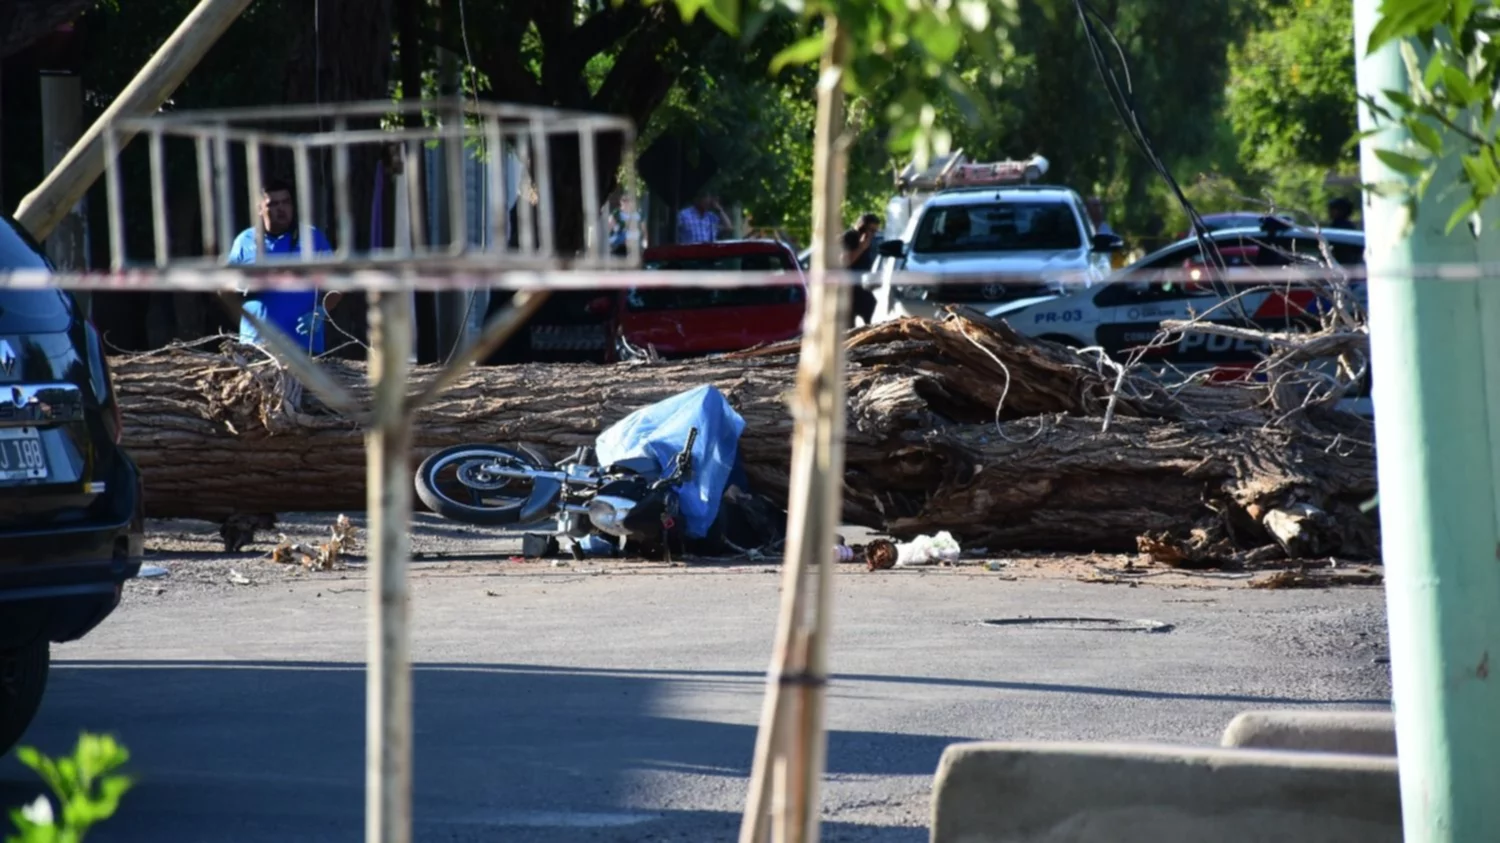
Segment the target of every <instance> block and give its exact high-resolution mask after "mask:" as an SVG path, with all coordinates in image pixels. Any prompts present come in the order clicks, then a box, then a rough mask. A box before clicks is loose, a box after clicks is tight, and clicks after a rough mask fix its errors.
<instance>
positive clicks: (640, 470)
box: [612, 457, 661, 477]
mask: <svg viewBox="0 0 1500 843" xmlns="http://www.w3.org/2000/svg"><path fill="white" fill-rule="evenodd" d="M612 467H613V468H618V469H624V470H625V471H629V472H632V473H635V474H639V475H642V476H644V477H657V476H660V475H661V465H660V464H658V463H657V462H656V460H655V459H653V458H651V457H626V458H625V459H623V460H620V461H618V462H616V463H614V464H613V466H612Z"/></svg>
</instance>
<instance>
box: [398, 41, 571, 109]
mask: <svg viewBox="0 0 1500 843" xmlns="http://www.w3.org/2000/svg"><path fill="white" fill-rule="evenodd" d="M418 31H419V32H420V34H421V37H422V41H424V42H425V43H427V44H431V45H432V46H434V47H438V48H441V49H443V50H447V51H448V52H450V53H453V54H454V55H457V56H462V55H463V54H464V48H463V44H462V43H461V42H460V41H459V40H458V39H457V38H455V37H454V36H452V35H449V34H447V33H442V32H438V31H436V30H434V29H432V28H431V27H421V28H420V29H419V30H418ZM474 64H475V66H476V67H477V68H478V69H479V71H480V72H481V73H483V74H484V75H486V76H488V77H490V83H491V84H492V85H493V86H494V90H493V91H492V92H491V93H490V97H491V98H493V99H499V100H507V101H513V102H520V103H530V104H532V105H545V104H547V102H548V99H547V95H546V92H545V90H544V89H543V88H542V85H541V82H539V81H538V80H537V78H536V76H534V75H532V73H531V71H529V70H527V69H526V67H525V65H523V64H521V53H520V50H518V49H508V48H507V45H504V44H502V45H497V47H496V48H495V49H493V50H488V51H483V52H481V51H475V53H474Z"/></svg>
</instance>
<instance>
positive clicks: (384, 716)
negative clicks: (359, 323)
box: [365, 291, 412, 843]
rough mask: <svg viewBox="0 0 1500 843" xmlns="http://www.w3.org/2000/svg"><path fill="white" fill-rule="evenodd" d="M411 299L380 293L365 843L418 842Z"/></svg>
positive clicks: (372, 439) (375, 337)
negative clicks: (410, 584)
mask: <svg viewBox="0 0 1500 843" xmlns="http://www.w3.org/2000/svg"><path fill="white" fill-rule="evenodd" d="M411 325H412V312H411V299H410V297H409V296H408V295H407V294H406V293H405V292H404V291H402V292H393V293H371V294H370V376H371V380H372V382H373V383H374V402H373V403H374V406H373V408H372V409H373V411H374V412H373V416H374V418H373V422H374V423H373V425H372V426H371V427H370V429H369V432H368V433H367V434H366V481H365V482H366V484H367V490H366V495H367V499H366V506H367V507H368V508H369V510H368V511H369V513H370V537H371V547H370V563H369V565H370V573H369V577H370V580H371V588H370V636H369V656H368V658H369V670H368V673H367V677H368V679H367V690H366V698H365V709H366V711H365V727H366V740H367V746H366V759H365V790H366V795H365V840H366V841H367V843H410V841H411V755H412V734H411V731H412V714H411V710H412V706H411V631H410V629H409V626H408V619H409V617H410V604H409V595H408V588H407V582H406V572H407V566H408V564H409V563H410V560H411V546H410V543H409V539H408V535H409V529H410V526H411V524H410V522H411V488H412V486H411V460H410V455H411V419H410V416H409V415H408V414H407V412H406V387H407V376H408V374H409V372H410V362H409V357H410V350H411Z"/></svg>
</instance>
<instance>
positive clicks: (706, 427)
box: [594, 386, 745, 539]
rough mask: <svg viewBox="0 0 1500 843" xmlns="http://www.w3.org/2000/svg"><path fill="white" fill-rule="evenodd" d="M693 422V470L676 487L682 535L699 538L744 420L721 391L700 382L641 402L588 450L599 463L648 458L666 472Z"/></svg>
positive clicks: (729, 470)
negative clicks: (695, 431)
mask: <svg viewBox="0 0 1500 843" xmlns="http://www.w3.org/2000/svg"><path fill="white" fill-rule="evenodd" d="M694 427H696V428H698V441H697V443H695V444H694V445H693V473H692V474H691V475H689V477H688V478H687V481H686V482H684V483H683V484H682V487H681V497H682V520H683V529H684V531H685V532H686V533H687V536H688V538H694V539H701V538H703V537H704V536H706V535H707V534H708V529H709V527H711V526H713V523H714V519H715V518H717V517H718V515H719V502H720V500H722V499H723V496H724V489H725V487H726V486H727V485H728V484H729V481H730V479H731V477H732V476H734V474H735V471H736V469H737V468H738V466H739V448H740V434H741V433H743V432H744V430H745V420H744V419H743V418H741V417H740V414H739V413H737V412H735V410H734V408H733V407H731V406H729V401H728V399H726V398H725V397H724V395H723V393H721V392H719V390H717V389H715V388H714V387H712V386H700V387H696V388H694V389H690V390H688V391H687V392H680V393H678V394H676V395H674V396H672V397H671V398H666V399H663V400H661V401H658V402H657V403H655V404H652V405H650V406H647V407H642V408H641V409H639V410H636V411H635V412H633V413H631V414H630V415H628V416H626V417H625V418H623V419H620V420H619V421H618V422H615V424H614V425H612V426H611V427H610V428H609V429H608V430H606V431H604V432H603V433H601V434H599V438H598V439H597V440H595V441H594V449H595V452H596V454H597V456H598V458H599V464H600V465H609V464H610V463H613V462H619V461H620V460H623V459H629V458H631V457H651V458H652V459H654V460H656V462H657V464H658V465H659V466H661V469H662V471H663V472H667V471H670V470H671V468H672V461H673V460H674V459H675V458H676V457H677V454H678V453H680V452H681V451H682V449H683V447H684V446H685V445H687V437H688V431H689V430H691V429H692V428H694Z"/></svg>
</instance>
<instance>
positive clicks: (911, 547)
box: [896, 530, 962, 568]
mask: <svg viewBox="0 0 1500 843" xmlns="http://www.w3.org/2000/svg"><path fill="white" fill-rule="evenodd" d="M961 553H962V551H961V550H960V549H959V546H958V542H957V541H955V540H954V539H953V536H952V535H951V534H950V533H949V532H948V531H947V530H944V531H942V532H941V533H938V534H937V535H935V536H917V537H916V538H915V539H912V540H911V541H909V542H905V543H903V544H898V545H896V567H898V568H915V567H920V566H923V565H937V564H941V563H943V562H949V563H952V562H957V561H958V557H959V555H960V554H961Z"/></svg>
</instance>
